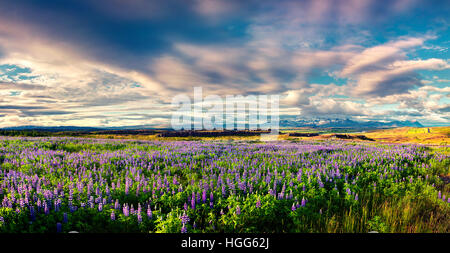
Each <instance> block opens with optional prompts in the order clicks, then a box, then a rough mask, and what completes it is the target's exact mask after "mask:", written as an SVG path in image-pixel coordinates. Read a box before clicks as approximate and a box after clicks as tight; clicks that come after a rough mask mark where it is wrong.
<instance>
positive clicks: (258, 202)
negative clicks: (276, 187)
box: [256, 198, 261, 208]
mask: <svg viewBox="0 0 450 253" xmlns="http://www.w3.org/2000/svg"><path fill="white" fill-rule="evenodd" d="M256 208H261V199H260V198H258V200H257V201H256Z"/></svg>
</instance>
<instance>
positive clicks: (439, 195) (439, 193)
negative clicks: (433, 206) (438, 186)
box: [438, 191, 441, 199]
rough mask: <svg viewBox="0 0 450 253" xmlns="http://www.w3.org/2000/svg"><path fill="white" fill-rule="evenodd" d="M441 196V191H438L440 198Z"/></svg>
mask: <svg viewBox="0 0 450 253" xmlns="http://www.w3.org/2000/svg"><path fill="white" fill-rule="evenodd" d="M440 198H441V191H439V192H438V199H440Z"/></svg>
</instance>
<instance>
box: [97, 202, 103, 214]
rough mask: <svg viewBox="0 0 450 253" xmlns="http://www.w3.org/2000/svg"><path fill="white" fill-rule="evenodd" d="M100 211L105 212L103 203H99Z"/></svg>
mask: <svg viewBox="0 0 450 253" xmlns="http://www.w3.org/2000/svg"><path fill="white" fill-rule="evenodd" d="M98 211H99V212H101V211H103V203H101V202H100V203H98Z"/></svg>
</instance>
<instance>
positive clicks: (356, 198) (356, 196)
mask: <svg viewBox="0 0 450 253" xmlns="http://www.w3.org/2000/svg"><path fill="white" fill-rule="evenodd" d="M355 200H356V201H358V193H356V195H355Z"/></svg>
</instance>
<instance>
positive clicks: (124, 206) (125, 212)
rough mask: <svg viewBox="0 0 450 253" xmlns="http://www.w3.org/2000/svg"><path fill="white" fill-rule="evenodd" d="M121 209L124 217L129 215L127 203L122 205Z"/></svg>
mask: <svg viewBox="0 0 450 253" xmlns="http://www.w3.org/2000/svg"><path fill="white" fill-rule="evenodd" d="M122 211H123V215H124V216H125V217H128V216H129V215H130V210H129V209H128V204H124V205H123V208H122Z"/></svg>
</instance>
